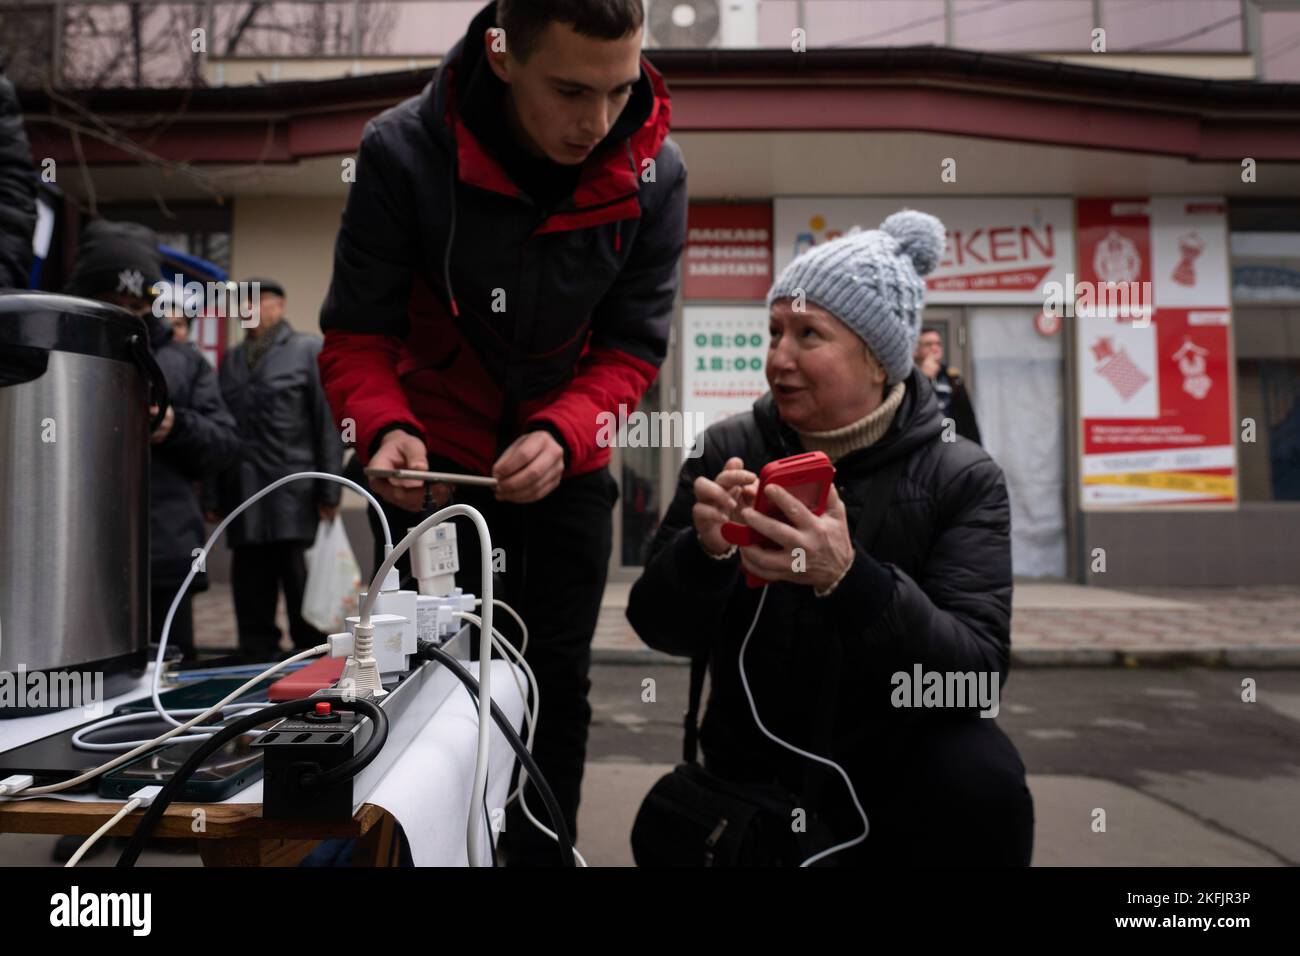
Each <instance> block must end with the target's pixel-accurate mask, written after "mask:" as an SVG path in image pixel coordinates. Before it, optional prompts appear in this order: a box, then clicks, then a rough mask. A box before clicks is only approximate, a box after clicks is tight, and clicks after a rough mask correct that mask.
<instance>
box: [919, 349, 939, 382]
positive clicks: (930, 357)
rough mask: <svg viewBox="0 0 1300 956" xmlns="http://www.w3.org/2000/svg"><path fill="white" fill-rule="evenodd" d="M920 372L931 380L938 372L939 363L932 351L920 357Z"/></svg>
mask: <svg viewBox="0 0 1300 956" xmlns="http://www.w3.org/2000/svg"><path fill="white" fill-rule="evenodd" d="M920 364H921V374H922V375H924V376H925V377H926V378H928V379H930V380H931V381H933V380H934V378H935V377H936V376H937V375H938V374H939V368H940V365H941V363H940V362H939V360H938V359H937V358H935V355H934V353H933V352H930V353H928V354H927V355H926V356H925V358H923V359H921V363H920Z"/></svg>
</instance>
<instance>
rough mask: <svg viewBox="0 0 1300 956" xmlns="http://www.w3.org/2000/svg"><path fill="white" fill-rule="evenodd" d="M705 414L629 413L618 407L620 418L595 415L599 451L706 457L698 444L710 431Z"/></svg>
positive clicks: (611, 415)
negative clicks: (665, 451)
mask: <svg viewBox="0 0 1300 956" xmlns="http://www.w3.org/2000/svg"><path fill="white" fill-rule="evenodd" d="M708 424H709V422H708V416H707V415H705V414H703V413H702V412H643V411H640V410H639V409H637V410H634V411H632V412H629V411H628V410H627V406H626V405H619V406H618V414H617V415H615V414H614V413H613V412H599V413H598V414H597V415H596V425H597V431H596V444H597V446H599V447H600V448H613V447H615V446H618V447H619V448H685V449H686V457H687V458H698V457H699V456H700V455H702V454H704V442H703V441H701V440H699V439H701V438H702V437H703V435H704V429H706V428H707V427H708Z"/></svg>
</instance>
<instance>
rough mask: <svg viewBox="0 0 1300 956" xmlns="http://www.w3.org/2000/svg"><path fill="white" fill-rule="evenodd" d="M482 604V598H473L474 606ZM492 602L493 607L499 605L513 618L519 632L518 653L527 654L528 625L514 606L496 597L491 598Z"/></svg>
mask: <svg viewBox="0 0 1300 956" xmlns="http://www.w3.org/2000/svg"><path fill="white" fill-rule="evenodd" d="M482 604H483V599H482V598H475V599H474V606H475V607H481V606H482ZM492 604H493V606H495V607H499V608H501V610H503V611H505V612H506V613H507V614H509V615H510V616H511V617H513V618H514V619H515V623H516V624H518V625H519V633H520V637H519V653H520V654H527V653H528V625H527V624H525V623H524V619H523V618H522V617H520V616H519V612H518V611H516V610H515V609H514V608H512V607H511V606H510V605H509V604H507V603H506V602H505V601H501V600H498V599H496V598H493V599H492Z"/></svg>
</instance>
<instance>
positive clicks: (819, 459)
mask: <svg viewBox="0 0 1300 956" xmlns="http://www.w3.org/2000/svg"><path fill="white" fill-rule="evenodd" d="M834 478H835V466H834V465H832V464H831V460H830V459H829V458H828V457H827V456H826V453H825V452H820V451H810V452H805V453H804V454H801V455H791V456H790V457H789V458H781V459H778V460H777V461H769V462H768V463H767V464H766V465H764V466H763V470H762V471H760V472H759V473H758V497H757V499H756V500H755V502H754V510H755V511H757V512H758V513H759V514H761V515H766V516H767V517H769V518H774V519H775V520H777V521H786V522H787V523H788V521H787V519H786V516H785V512H783V511H782V510H781V509H780V508H779V507H778V506H777V504H776V503H775V502H774V501H772V500H771V499H770V498H768V497H767V495H766V494H765V493H764V489H765V488H766V487H767V486H768V485H780V486H781V487H782V488H784V489H785V490H786V491H788V492H790V494H792V495H794V496H795V498H797V499H799V501H800V502H802V503H803V505H804V507H806V508H807V509H808V510H809V511H811V512H812V513H813V514H815V515H819V514H822V513H823V512H824V511H825V510H826V499H827V498H828V497H829V495H830V493H831V482H832V481H833V480H834ZM722 537H723V540H725V541H727V542H729V543H731V544H735V545H739V546H740V547H742V548H744V547H748V546H750V545H755V544H756V545H758V546H759V547H762V548H775V547H776V543H775V542H774V541H772V540H771V539H769V538H767V537H765V536H764V535H761V534H759V533H758V532H757V531H755V530H754V529H753V528H751V527H750V526H749V525H747V524H741V523H740V522H737V521H728V522H727V523H726V524H724V525H723V526H722ZM745 583H746V584H748V585H749V586H750V587H751V588H761V587H762V586H763V585H764V584H769V583H771V582H769V581H768V579H767V578H761V577H759V576H758V575H756V574H751V573H750V572H749V571H746V572H745Z"/></svg>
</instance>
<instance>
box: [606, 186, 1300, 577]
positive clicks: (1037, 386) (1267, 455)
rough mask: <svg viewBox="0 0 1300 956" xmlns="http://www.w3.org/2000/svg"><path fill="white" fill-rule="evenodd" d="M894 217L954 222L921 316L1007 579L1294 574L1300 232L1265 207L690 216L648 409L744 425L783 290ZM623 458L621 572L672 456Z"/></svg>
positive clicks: (849, 204)
mask: <svg viewBox="0 0 1300 956" xmlns="http://www.w3.org/2000/svg"><path fill="white" fill-rule="evenodd" d="M904 207H909V208H917V209H923V210H925V211H927V212H931V213H933V214H935V215H937V216H938V217H939V218H940V219H942V220H943V222H944V223H945V225H946V226H947V228H948V232H949V245H948V250H947V253H946V255H945V258H944V260H943V262H942V263H941V264H940V266H939V267H938V268H937V269H936V271H935V272H934V273H933V274H932V275H931V276H930V277H929V279H928V285H929V298H928V306H927V309H926V313H925V317H924V323H925V325H926V327H928V328H933V329H936V330H938V331H939V332H940V333H941V335H942V336H943V339H944V343H945V353H946V354H945V363H946V364H948V365H951V366H955V367H957V368H958V369H960V370H961V372H962V375H963V377H964V378H965V381H966V383H967V385H968V387H969V389H970V391H971V394H972V398H973V401H974V407H975V411H976V415H977V418H978V420H979V425H980V430H981V433H982V440H983V444H984V445H985V447H986V448H987V449H988V451H989V452H990V454H992V455H993V456H994V458H995V459H996V460H997V461H998V463H999V464H1000V465H1001V467H1002V469H1003V471H1004V472H1005V474H1006V477H1007V487H1008V493H1009V497H1010V501H1011V509H1012V562H1013V567H1014V569H1015V573H1016V575H1017V577H1019V578H1022V579H1043V580H1069V581H1081V582H1092V583H1097V584H1111V585H1116V586H1123V585H1142V584H1196V583H1200V582H1202V581H1205V582H1206V583H1208V581H1209V580H1218V581H1220V582H1222V581H1223V580H1224V575H1225V573H1227V570H1228V569H1229V568H1230V567H1231V566H1233V565H1234V563H1235V565H1236V566H1237V567H1238V568H1239V569H1241V568H1242V567H1243V562H1244V566H1245V567H1248V568H1250V571H1249V572H1248V571H1246V570H1241V573H1240V574H1238V575H1236V577H1241V578H1243V580H1242V582H1240V583H1276V582H1280V581H1281V580H1283V579H1285V578H1286V574H1287V572H1286V571H1285V570H1279V569H1278V565H1279V563H1289V564H1290V565H1291V566H1294V565H1296V563H1297V557H1298V555H1297V552H1296V548H1297V545H1296V544H1295V539H1296V538H1297V535H1295V534H1294V531H1295V530H1300V528H1297V525H1300V428H1298V427H1297V425H1298V420H1297V415H1298V414H1300V411H1297V410H1298V409H1300V402H1298V401H1297V395H1298V394H1300V268H1297V266H1300V234H1297V233H1295V232H1294V231H1292V232H1287V231H1286V230H1285V229H1279V228H1278V223H1277V221H1276V220H1277V218H1278V210H1277V209H1276V208H1275V207H1274V206H1270V205H1269V204H1264V205H1262V206H1259V205H1257V206H1252V207H1250V208H1249V209H1248V210H1244V211H1241V212H1236V211H1234V214H1233V221H1234V226H1233V228H1232V231H1231V235H1230V231H1229V205H1228V202H1227V200H1226V199H1224V198H1222V197H1204V196H1189V197H1183V196H1163V197H1141V196H1137V197H1117V198H1108V197H1086V198H1072V197H1057V196H1042V197H998V198H992V199H983V198H964V197H962V198H949V197H925V196H897V197H895V196H889V197H778V198H776V199H775V200H773V201H772V202H771V203H765V202H758V203H737V204H722V203H707V202H701V203H696V204H693V206H692V209H691V220H690V234H689V237H688V245H687V249H686V253H685V255H684V258H683V262H682V301H681V303H680V308H679V311H678V315H677V316H676V320H675V328H674V340H673V349H672V353H671V355H670V357H669V361H668V362H667V363H666V364H665V368H664V373H663V375H662V377H661V379H660V381H659V383H658V384H657V386H656V390H655V392H654V393H653V394H652V395H650V396H648V401H647V404H646V405H643V408H646V409H659V410H661V411H666V412H677V413H680V414H681V415H682V416H683V418H685V419H687V420H693V421H695V422H696V423H697V427H698V428H703V427H705V426H707V424H709V423H711V422H713V421H716V420H717V419H719V418H721V417H725V416H726V415H730V414H735V413H737V412H741V411H744V410H746V409H748V408H749V406H750V405H751V404H752V402H753V400H754V398H756V397H757V396H759V395H761V394H762V393H763V392H764V391H765V390H766V382H765V380H764V376H763V363H764V360H765V357H766V347H767V315H766V310H765V308H764V304H763V300H764V296H765V293H766V290H767V287H768V285H769V284H770V282H771V278H772V276H773V275H774V274H775V273H776V272H779V270H780V269H781V268H783V267H784V266H785V265H786V264H787V263H788V262H789V261H790V260H791V259H792V258H793V257H794V256H796V255H798V254H799V253H800V252H802V251H803V250H804V249H806V248H808V247H809V246H811V245H814V244H817V243H819V242H824V241H827V240H829V239H832V238H834V237H835V236H837V235H840V234H842V233H844V232H846V231H849V230H851V229H853V228H855V227H857V228H875V227H876V226H877V225H878V224H879V223H880V222H881V221H882V220H883V219H884V218H885V217H886V216H888V215H889V214H890V213H891V212H894V211H895V210H897V209H900V208H904ZM1130 292H1131V295H1130V294H1129V293H1130ZM1239 379H1240V383H1239V381H1238V380H1239ZM620 454H621V458H622V461H621V468H622V478H623V482H624V495H625V498H624V503H623V506H622V507H623V520H622V522H621V524H622V528H621V534H622V538H621V543H622V553H621V555H620V563H621V570H622V571H623V573H624V574H630V573H634V569H635V568H636V567H637V566H638V565H639V564H640V562H641V560H642V558H641V550H642V549H643V547H644V543H645V541H646V540H647V538H648V535H649V534H651V533H652V531H653V528H654V526H655V523H656V518H657V514H658V511H659V510H660V508H661V507H662V506H666V503H667V502H666V500H664V501H663V503H662V506H661V505H660V501H661V496H663V495H667V494H668V490H669V489H671V488H673V486H674V483H675V479H676V474H677V469H678V467H679V466H680V464H681V460H682V455H683V450H682V449H681V448H680V447H679V448H675V449H670V448H660V449H653V448H651V449H647V448H641V449H626V448H624V449H620ZM629 463H631V464H629ZM629 494H630V495H631V500H629V499H628V496H629ZM629 509H630V510H629ZM1279 519H1280V520H1281V521H1282V524H1283V526H1284V527H1285V526H1286V525H1290V527H1291V528H1292V531H1290V532H1283V531H1279V529H1278V528H1277V527H1276V524H1277V521H1278V520H1279ZM1198 549H1199V550H1198ZM1264 564H1268V565H1269V568H1270V569H1271V570H1266V569H1264V568H1263V567H1262V565H1264ZM1229 576H1230V577H1232V575H1229ZM1234 583H1237V582H1236V580H1235V577H1234Z"/></svg>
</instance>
